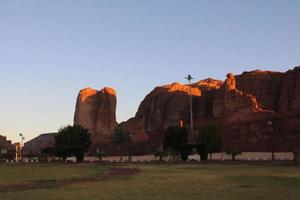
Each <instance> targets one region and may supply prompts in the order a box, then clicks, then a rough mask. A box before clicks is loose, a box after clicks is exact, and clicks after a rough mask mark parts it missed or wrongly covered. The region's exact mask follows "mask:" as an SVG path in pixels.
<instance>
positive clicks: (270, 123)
mask: <svg viewBox="0 0 300 200" xmlns="http://www.w3.org/2000/svg"><path fill="white" fill-rule="evenodd" d="M267 124H268V126H269V127H270V131H271V134H272V135H271V142H272V144H271V145H272V160H273V161H274V160H275V154H274V130H273V122H272V121H271V120H269V121H268V122H267Z"/></svg>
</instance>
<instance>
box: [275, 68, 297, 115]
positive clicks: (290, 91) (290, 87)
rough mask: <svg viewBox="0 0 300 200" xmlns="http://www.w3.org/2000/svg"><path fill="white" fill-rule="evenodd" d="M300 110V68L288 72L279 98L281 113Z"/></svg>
mask: <svg viewBox="0 0 300 200" xmlns="http://www.w3.org/2000/svg"><path fill="white" fill-rule="evenodd" d="M298 109H300V67H295V68H294V69H293V70H289V71H288V72H286V74H285V76H284V78H283V81H282V87H281V95H280V98H279V111H281V112H287V111H293V110H298Z"/></svg>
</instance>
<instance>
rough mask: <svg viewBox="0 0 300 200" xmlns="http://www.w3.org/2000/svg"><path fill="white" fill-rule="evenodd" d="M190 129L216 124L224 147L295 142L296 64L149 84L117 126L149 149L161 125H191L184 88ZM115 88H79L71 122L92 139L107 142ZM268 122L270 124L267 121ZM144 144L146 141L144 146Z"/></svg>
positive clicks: (285, 147)
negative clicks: (131, 114) (274, 69)
mask: <svg viewBox="0 0 300 200" xmlns="http://www.w3.org/2000/svg"><path fill="white" fill-rule="evenodd" d="M190 89H191V94H192V104H193V113H194V117H193V122H194V124H195V130H197V129H199V128H200V127H201V126H202V125H203V124H205V123H211V122H213V123H216V124H217V125H218V126H219V128H220V130H221V133H222V135H223V141H224V149H226V148H229V147H232V146H234V147H237V148H240V149H241V150H242V151H269V150H270V146H271V139H272V138H273V141H274V138H275V142H276V148H277V151H291V150H292V149H293V148H295V147H296V146H297V145H298V146H299V144H300V67H295V68H294V69H293V70H289V71H287V72H286V73H281V72H271V71H260V70H254V71H251V72H244V73H242V74H240V75H233V74H231V73H229V74H228V75H227V77H226V79H225V81H224V82H223V81H220V80H214V79H212V78H208V79H205V80H201V81H198V82H196V83H193V84H191V85H190V86H189V85H187V84H180V83H172V84H168V85H163V86H159V87H156V88H154V90H153V91H151V92H150V93H149V94H148V95H147V96H146V97H145V98H144V100H143V101H142V102H141V104H140V106H139V108H138V111H137V113H136V115H135V116H134V117H133V118H131V119H129V120H128V121H127V122H123V123H121V124H120V125H119V126H122V127H125V128H127V129H128V130H129V131H130V133H131V134H132V135H133V140H134V142H135V143H136V144H139V143H143V144H144V147H146V146H147V149H148V150H149V151H153V150H155V149H157V148H159V147H160V145H161V142H162V138H163V133H164V130H165V129H166V128H167V127H169V126H172V125H177V124H179V123H183V124H184V125H185V126H187V127H188V126H189V125H190V117H189V91H190ZM115 111H116V93H115V91H114V90H113V89H111V88H104V89H102V90H100V91H97V90H94V89H91V88H86V89H84V90H81V91H80V93H79V95H78V98H77V104H76V111H75V117H74V123H75V124H80V125H82V126H84V127H86V128H88V129H89V130H90V131H91V132H92V133H93V143H94V144H102V145H104V144H106V145H109V140H108V136H109V135H110V134H111V133H112V132H113V130H114V129H115V128H116V127H117V122H116V118H115ZM270 120H271V121H272V127H270V126H269V125H267V122H268V121H270ZM145 145H146V146H145Z"/></svg>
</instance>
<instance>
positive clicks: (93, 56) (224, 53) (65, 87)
mask: <svg viewBox="0 0 300 200" xmlns="http://www.w3.org/2000/svg"><path fill="white" fill-rule="evenodd" d="M299 10H300V1H298V0H295V1H292V0H286V1H283V0H280V1H276V0H272V1H271V0H270V1H267V0H265V1H261V0H256V1H255V0H251V1H250V0H248V1H243V0H236V1H230V0H226V1H223V0H219V1H211V0H207V1H201V0H194V1H193V0H181V1H178V0H150V1H148V0H120V1H114V0H107V1H101V0H98V1H96V0H94V1H90V0H84V1H83V0H69V1H66V0H51V1H46V0H44V1H43V0H36V1H31V0H26V1H22V0H19V1H14V0H2V1H0V69H1V71H0V89H1V98H0V111H1V114H0V134H2V135H6V136H7V137H8V138H9V139H12V140H13V141H17V140H19V137H18V133H19V132H22V133H23V134H24V135H25V137H26V139H27V140H28V139H31V138H33V137H34V136H37V135H38V134H40V133H43V132H52V131H57V129H58V128H60V127H61V126H64V125H67V124H72V123H73V115H74V108H75V102H76V97H77V94H78V91H79V90H80V89H82V88H85V87H87V86H91V87H94V88H97V89H100V88H102V87H104V86H111V87H114V88H115V89H116V90H117V93H118V106H117V119H118V121H123V120H126V119H128V118H129V117H131V116H134V114H135V112H136V110H137V108H138V105H139V103H140V102H141V100H142V99H143V98H144V96H145V95H146V94H147V93H149V92H150V91H151V90H152V89H153V88H154V87H155V86H157V85H162V84H166V83H170V82H175V81H176V82H184V81H185V80H184V77H185V75H186V74H192V75H193V76H194V77H195V78H196V79H199V80H200V79H204V78H207V77H213V78H217V79H222V80H223V79H224V77H225V75H226V73H227V72H233V73H235V74H239V73H241V72H243V71H246V70H253V69H257V68H259V69H263V70H276V71H286V70H288V69H289V68H292V67H294V66H296V65H300V15H299Z"/></svg>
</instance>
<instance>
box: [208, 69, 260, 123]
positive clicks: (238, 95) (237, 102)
mask: <svg viewBox="0 0 300 200" xmlns="http://www.w3.org/2000/svg"><path fill="white" fill-rule="evenodd" d="M258 110H259V107H258V104H257V101H256V98H255V97H254V96H252V95H251V94H244V93H243V92H241V91H239V90H237V89H236V81H235V77H234V75H233V74H231V73H229V74H227V79H226V80H225V82H224V84H223V85H222V86H221V87H220V89H219V90H218V91H217V92H216V94H215V95H214V97H213V117H214V118H226V120H230V121H234V120H237V119H238V120H242V119H243V118H245V117H249V114H251V113H252V112H256V111H258Z"/></svg>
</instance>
